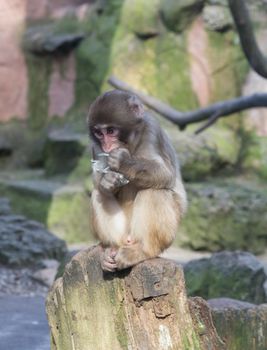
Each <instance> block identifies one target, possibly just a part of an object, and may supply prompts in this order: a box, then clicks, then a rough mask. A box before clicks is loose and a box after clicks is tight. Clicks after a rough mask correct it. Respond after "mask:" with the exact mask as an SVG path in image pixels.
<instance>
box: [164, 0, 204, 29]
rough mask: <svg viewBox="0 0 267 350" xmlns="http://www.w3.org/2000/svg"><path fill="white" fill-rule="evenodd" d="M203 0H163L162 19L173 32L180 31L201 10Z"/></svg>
mask: <svg viewBox="0 0 267 350" xmlns="http://www.w3.org/2000/svg"><path fill="white" fill-rule="evenodd" d="M203 5H204V1H203V0H181V1H176V0H164V1H163V2H162V4H161V15H162V20H163V22H164V24H165V25H166V27H167V28H168V29H170V30H172V31H174V32H182V31H183V30H184V29H185V28H186V27H187V26H188V25H189V24H190V23H191V22H192V21H193V19H194V18H195V17H196V16H197V15H198V14H199V13H200V12H201V10H202V8H203Z"/></svg>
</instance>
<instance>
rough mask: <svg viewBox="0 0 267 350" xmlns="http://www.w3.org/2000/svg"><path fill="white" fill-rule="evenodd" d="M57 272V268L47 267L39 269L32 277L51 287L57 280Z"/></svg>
mask: <svg viewBox="0 0 267 350" xmlns="http://www.w3.org/2000/svg"><path fill="white" fill-rule="evenodd" d="M56 274H57V268H53V267H50V268H46V269H41V270H37V271H36V272H35V273H34V274H33V276H32V277H33V278H34V279H35V280H36V281H39V282H41V283H43V284H44V285H45V286H48V287H51V286H52V284H53V282H54V280H55V277H56Z"/></svg>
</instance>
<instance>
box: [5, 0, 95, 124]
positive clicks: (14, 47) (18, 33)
mask: <svg viewBox="0 0 267 350" xmlns="http://www.w3.org/2000/svg"><path fill="white" fill-rule="evenodd" d="M92 2H93V1H92V0H38V1H37V0H8V1H7V0H0V46H1V50H0V86H1V93H0V122H5V121H8V120H10V119H12V118H14V117H15V118H18V119H26V118H27V117H28V103H27V95H28V89H29V86H28V84H29V81H28V72H27V66H26V62H25V57H24V54H23V51H22V49H21V38H22V35H23V33H24V30H25V27H26V21H36V20H40V19H42V18H45V17H58V13H60V12H62V13H64V9H65V8H69V7H72V8H73V7H77V16H78V17H80V12H81V13H82V14H83V12H84V9H85V4H89V3H92ZM80 10H81V11H80ZM44 59H45V58H44ZM63 64H64V74H62V71H61V70H60V66H61V67H62V65H63ZM75 78H76V75H75V59H74V56H73V55H69V56H68V57H64V58H62V59H61V61H60V62H58V60H56V59H55V62H54V64H53V71H52V73H51V76H50V88H49V92H48V94H49V107H48V110H49V115H50V116H52V115H55V114H56V115H59V116H63V115H64V114H65V113H66V111H67V110H68V109H69V108H70V107H71V106H72V104H73V102H74V83H75Z"/></svg>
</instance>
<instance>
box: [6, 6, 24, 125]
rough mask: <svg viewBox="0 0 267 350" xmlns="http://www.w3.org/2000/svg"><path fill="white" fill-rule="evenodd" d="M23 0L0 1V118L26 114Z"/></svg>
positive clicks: (17, 117) (19, 116)
mask: <svg viewBox="0 0 267 350" xmlns="http://www.w3.org/2000/svg"><path fill="white" fill-rule="evenodd" d="M26 7H27V5H26V0H21V1H17V0H10V1H8V2H6V1H0V33H1V34H0V45H1V52H0V62H1V64H0V86H1V94H0V121H1V122H6V121H9V120H10V119H12V118H14V117H16V119H23V120H25V119H26V118H27V88H28V76H27V67H26V63H25V57H24V55H23V53H22V50H21V45H20V37H21V31H22V28H23V27H24V25H25V23H24V21H25V9H26ZM1 128H2V125H1Z"/></svg>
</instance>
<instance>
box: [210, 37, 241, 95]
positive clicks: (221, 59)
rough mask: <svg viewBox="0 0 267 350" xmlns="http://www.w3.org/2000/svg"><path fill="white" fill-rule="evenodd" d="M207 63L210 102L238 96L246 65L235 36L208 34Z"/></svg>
mask: <svg viewBox="0 0 267 350" xmlns="http://www.w3.org/2000/svg"><path fill="white" fill-rule="evenodd" d="M208 37H209V51H208V55H209V61H210V65H211V71H212V78H213V84H212V92H213V94H212V95H213V96H212V101H219V100H225V99H229V98H233V97H234V96H238V95H240V93H241V87H242V84H243V82H244V79H245V77H246V74H247V72H248V63H247V62H246V60H245V57H244V54H243V53H242V51H241V48H240V45H239V43H237V36H236V34H235V33H233V32H231V31H229V32H227V33H224V34H222V33H218V32H208Z"/></svg>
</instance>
